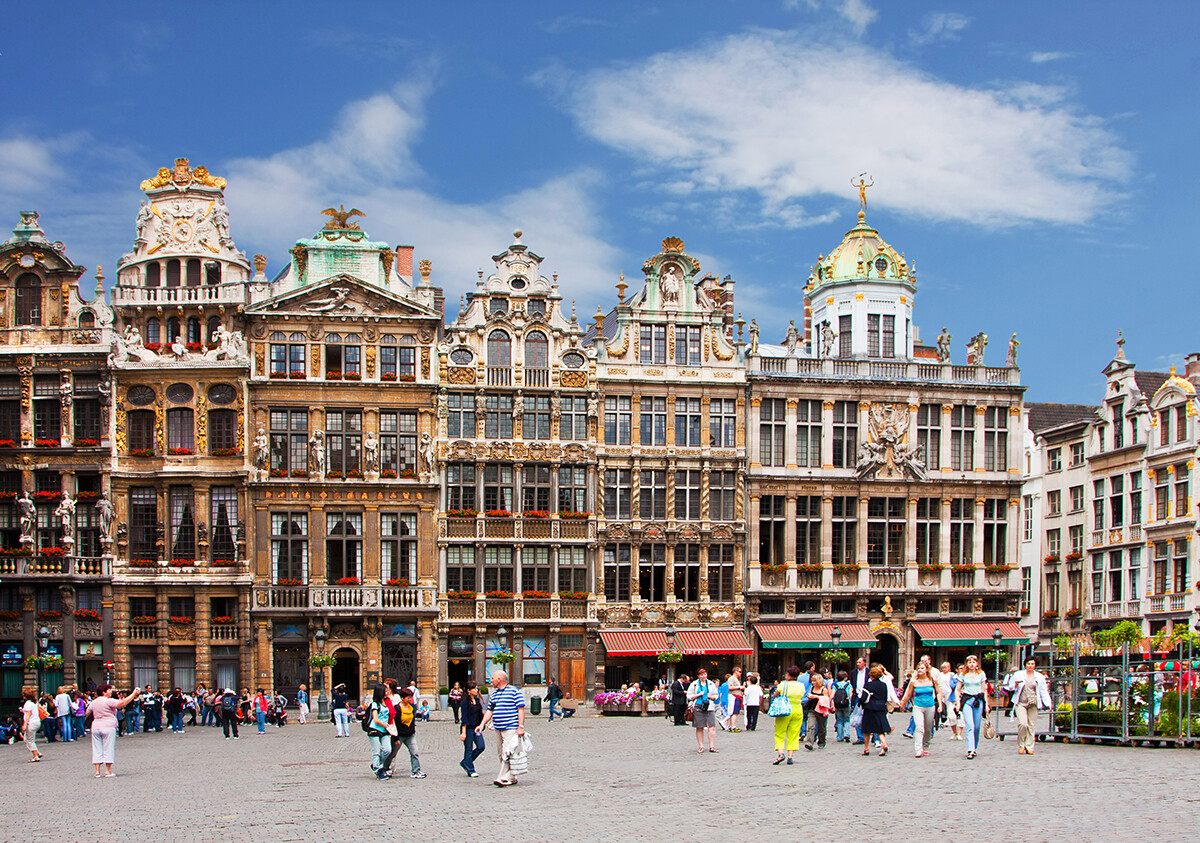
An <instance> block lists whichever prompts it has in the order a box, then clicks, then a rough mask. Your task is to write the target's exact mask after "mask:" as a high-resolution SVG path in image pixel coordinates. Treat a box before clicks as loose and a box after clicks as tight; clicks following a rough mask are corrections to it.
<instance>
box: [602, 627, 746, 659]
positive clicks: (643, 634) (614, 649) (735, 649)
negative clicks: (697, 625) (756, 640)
mask: <svg viewBox="0 0 1200 843" xmlns="http://www.w3.org/2000/svg"><path fill="white" fill-rule="evenodd" d="M600 640H601V641H603V642H604V649H605V651H606V652H607V653H608V655H610V656H656V655H658V654H659V653H661V652H663V651H664V650H668V649H670V643H669V642H668V641H667V634H666V633H665V632H662V631H660V630H656V629H633V630H623V629H603V630H601V631H600ZM675 649H677V650H679V652H681V653H683V654H684V655H688V656H713V655H726V654H740V655H748V654H749V653H752V652H754V651H753V650H752V649H751V647H750V642H749V641H748V640H747V639H746V633H745V632H743V631H742V630H740V629H681V630H679V631H678V632H676V633H675Z"/></svg>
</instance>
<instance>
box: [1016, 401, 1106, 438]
mask: <svg viewBox="0 0 1200 843" xmlns="http://www.w3.org/2000/svg"><path fill="white" fill-rule="evenodd" d="M1025 407H1026V408H1027V409H1028V410H1029V429H1030V430H1032V431H1033V432H1034V433H1037V432H1039V431H1042V430H1046V429H1048V428H1051V427H1058V426H1059V425H1061V424H1067V423H1068V422H1073V421H1091V420H1092V419H1094V418H1095V417H1096V409H1097V408H1096V407H1094V406H1092V405H1091V404H1037V403H1030V404H1026V405H1025Z"/></svg>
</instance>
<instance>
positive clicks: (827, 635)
mask: <svg viewBox="0 0 1200 843" xmlns="http://www.w3.org/2000/svg"><path fill="white" fill-rule="evenodd" d="M834 627H837V629H838V632H840V633H841V634H842V637H841V638H840V639H838V644H837V645H838V646H839V647H873V646H875V636H874V635H872V634H871V629H870V627H868V626H867V625H866V624H865V623H840V624H836V623H756V624H755V625H754V631H755V632H757V633H758V637H759V638H760V639H762V645H763V647H764V648H765V649H768V650H832V649H833V637H832V636H833V628H834Z"/></svg>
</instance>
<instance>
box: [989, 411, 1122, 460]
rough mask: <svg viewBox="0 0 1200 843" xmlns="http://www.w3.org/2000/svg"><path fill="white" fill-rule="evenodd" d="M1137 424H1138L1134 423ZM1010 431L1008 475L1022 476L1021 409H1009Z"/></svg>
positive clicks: (1008, 424) (1007, 426) (1008, 425)
mask: <svg viewBox="0 0 1200 843" xmlns="http://www.w3.org/2000/svg"><path fill="white" fill-rule="evenodd" d="M1134 424H1136V422H1134ZM1006 429H1007V431H1008V473H1009V474H1018V475H1019V474H1021V473H1022V471H1023V470H1024V467H1023V466H1022V465H1021V457H1022V455H1023V451H1024V447H1023V443H1022V438H1023V437H1022V435H1021V433H1022V430H1021V408H1020V407H1009V408H1008V422H1007V425H1006Z"/></svg>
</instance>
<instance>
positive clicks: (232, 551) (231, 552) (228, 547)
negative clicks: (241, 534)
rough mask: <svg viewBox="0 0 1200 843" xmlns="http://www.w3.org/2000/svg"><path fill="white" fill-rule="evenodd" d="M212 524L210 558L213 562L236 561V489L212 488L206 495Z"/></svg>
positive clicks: (225, 487) (233, 487)
mask: <svg viewBox="0 0 1200 843" xmlns="http://www.w3.org/2000/svg"><path fill="white" fill-rule="evenodd" d="M208 496H209V504H210V508H211V512H209V516H208V517H209V523H211V524H212V558H213V561H214V562H231V561H233V560H234V559H237V544H236V538H237V525H238V511H237V504H238V499H237V487H236V486H213V487H212V488H211V489H210V490H209V493H208Z"/></svg>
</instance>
